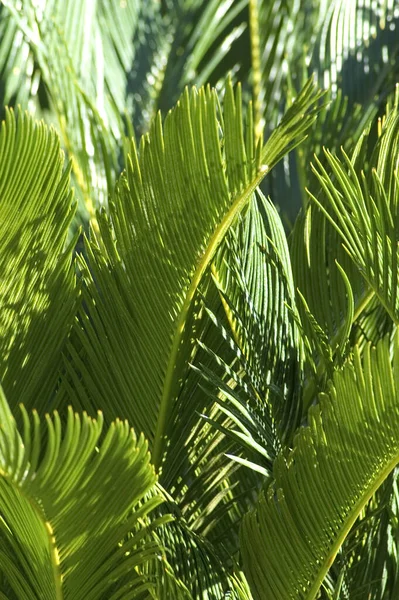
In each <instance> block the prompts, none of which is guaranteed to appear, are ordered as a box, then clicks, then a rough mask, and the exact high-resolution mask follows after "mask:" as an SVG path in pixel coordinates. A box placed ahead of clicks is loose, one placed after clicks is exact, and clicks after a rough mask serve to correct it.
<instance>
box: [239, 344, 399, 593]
mask: <svg viewBox="0 0 399 600" xmlns="http://www.w3.org/2000/svg"><path fill="white" fill-rule="evenodd" d="M398 342H399V340H398V338H396V343H395V349H394V353H393V359H392V363H391V359H390V351H389V345H388V344H387V342H386V341H384V342H381V343H380V344H379V345H378V346H377V347H376V348H375V349H371V348H370V346H367V347H366V349H365V352H364V357H363V359H361V357H360V354H359V351H358V349H357V348H356V347H355V350H354V357H353V360H352V361H349V362H348V363H346V365H345V366H344V367H343V369H342V370H339V371H337V372H336V373H335V374H334V378H333V381H332V382H331V383H330V385H329V389H328V392H327V393H326V394H321V395H320V401H319V403H318V404H317V405H316V406H313V407H312V408H311V409H310V410H309V415H308V423H309V425H308V426H306V427H304V428H302V429H301V430H300V431H299V433H298V434H297V436H296V438H295V441H294V447H293V450H292V451H291V452H290V453H288V454H284V453H282V454H281V455H280V456H279V457H278V459H277V461H276V463H275V469H274V482H273V483H272V484H271V485H270V487H269V488H268V489H267V490H266V491H265V492H264V493H263V494H262V495H261V497H260V499H259V502H258V506H257V509H256V511H254V512H253V513H252V514H249V515H248V516H247V517H245V519H244V522H243V527H242V531H241V548H242V553H243V558H244V565H245V572H246V574H247V577H248V579H249V582H250V584H251V589H252V590H253V593H254V597H255V598H265V600H266V599H268V598H275V599H276V600H278V599H279V598H281V599H284V600H288V598H292V599H294V598H295V600H298V599H299V598H304V599H305V598H306V600H310V599H312V598H315V597H316V594H317V592H318V590H319V587H320V585H321V583H322V581H323V578H324V577H325V575H326V573H327V571H328V569H329V567H330V566H331V564H332V562H333V560H334V558H335V556H336V554H337V552H338V550H339V548H340V546H341V544H342V542H343V541H344V539H345V537H346V536H347V535H348V533H349V531H350V529H351V527H352V526H353V524H354V522H355V521H356V519H357V517H358V515H359V513H360V512H361V511H362V510H363V508H364V507H365V506H366V505H367V502H368V501H369V499H370V498H371V496H372V495H373V494H374V492H375V491H376V489H378V487H379V486H380V485H381V484H382V483H383V482H384V480H385V479H386V477H387V476H388V475H389V473H390V472H391V471H392V469H393V468H394V467H395V466H396V464H397V463H398V461H399V445H398V436H397V429H398V426H399V411H398V408H397V398H398V385H399V380H398V375H399V346H398ZM370 432H373V433H372V435H371V434H370ZM294 548H295V551H293V549H294Z"/></svg>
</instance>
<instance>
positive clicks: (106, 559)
mask: <svg viewBox="0 0 399 600" xmlns="http://www.w3.org/2000/svg"><path fill="white" fill-rule="evenodd" d="M21 410H22V417H23V424H24V425H23V432H22V433H20V432H19V431H18V430H17V427H16V424H15V421H14V419H13V416H12V414H11V412H10V410H9V407H8V404H7V402H6V399H5V397H4V395H3V393H2V392H1V394H0V419H1V423H2V428H1V432H0V470H1V476H0V498H1V502H0V504H1V517H2V518H1V522H0V538H1V540H2V543H1V551H0V565H1V568H2V572H3V574H4V576H5V579H6V582H7V583H6V584H5V585H6V590H8V592H9V593H11V596H10V597H12V598H18V600H25V599H26V600H31V598H39V597H40V598H43V600H45V599H48V600H54V599H55V598H61V597H64V595H65V597H67V596H68V597H71V598H78V597H85V598H87V599H88V600H89V599H92V600H94V599H98V598H105V597H106V598H109V599H111V598H115V599H116V598H121V597H122V596H121V595H120V592H119V591H118V590H119V585H120V583H121V582H123V586H124V587H123V589H124V595H123V598H135V597H136V594H138V593H139V592H141V591H142V590H143V589H146V588H151V582H149V581H146V579H145V578H144V576H141V575H140V565H141V564H142V563H145V562H146V561H148V560H151V559H152V558H153V556H154V555H155V554H156V553H157V552H159V546H158V544H157V543H156V542H155V541H152V542H151V541H149V540H148V539H147V542H146V544H144V543H143V542H142V538H143V536H144V534H145V533H146V524H148V523H147V515H148V513H149V512H150V511H151V510H153V509H154V508H155V507H156V506H157V504H159V503H160V502H161V501H162V499H161V497H160V496H157V495H153V496H152V498H151V499H150V500H149V501H148V502H143V500H144V495H145V494H146V493H147V492H148V491H149V490H150V489H151V487H152V486H153V484H154V483H155V472H154V469H153V467H152V466H151V464H150V457H149V453H148V445H147V442H146V441H145V440H144V438H143V436H140V437H139V438H138V439H137V438H136V436H135V434H134V432H133V430H132V429H130V428H129V426H128V424H127V422H121V421H117V422H115V423H113V424H112V425H111V426H110V428H109V430H108V432H107V433H106V435H105V436H102V427H103V418H102V415H101V414H100V413H99V414H98V416H97V419H91V418H90V417H88V416H87V415H85V414H84V415H83V416H82V417H79V416H78V415H77V414H74V413H73V412H72V410H71V409H70V410H69V412H68V418H67V423H66V424H65V426H63V425H61V420H60V417H59V415H58V414H57V413H54V415H53V416H52V417H50V416H49V415H47V416H46V426H45V429H46V437H47V443H46V445H44V444H43V442H42V432H41V424H40V419H39V417H38V415H37V413H33V416H32V417H31V418H30V417H29V416H28V413H27V412H26V411H25V409H24V407H23V406H22V407H21ZM100 438H101V439H100ZM121 490H123V493H121ZM154 524H156V523H155V522H154ZM127 575H128V581H126V576H127ZM137 597H138V596H137Z"/></svg>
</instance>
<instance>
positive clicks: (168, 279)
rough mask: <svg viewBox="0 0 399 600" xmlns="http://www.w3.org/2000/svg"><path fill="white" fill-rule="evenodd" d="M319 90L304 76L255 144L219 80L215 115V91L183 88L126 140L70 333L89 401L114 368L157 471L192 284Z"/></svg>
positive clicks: (295, 134)
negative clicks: (127, 152)
mask: <svg viewBox="0 0 399 600" xmlns="http://www.w3.org/2000/svg"><path fill="white" fill-rule="evenodd" d="M317 99H318V94H316V93H315V91H314V88H313V85H312V83H311V82H309V83H308V85H307V86H306V87H305V88H304V90H303V91H302V93H301V94H300V95H299V96H298V98H297V100H296V102H295V103H294V104H293V106H292V107H291V108H290V109H289V111H288V112H287V114H286V116H285V117H284V119H283V120H282V122H281V124H280V125H279V127H278V128H277V129H276V130H275V131H274V132H273V133H272V135H271V136H270V138H269V140H268V141H267V143H266V144H265V146H264V147H263V148H261V147H259V146H255V142H254V138H253V135H252V129H251V123H250V122H249V124H248V133H247V138H246V142H245V141H244V137H243V131H242V116H241V100H240V93H239V89H238V91H237V94H236V97H234V95H233V91H232V89H231V86H227V89H226V94H225V101H224V112H223V114H222V113H221V112H220V111H219V109H218V101H217V97H216V94H215V93H214V92H212V91H210V90H209V89H207V90H200V91H199V92H197V91H196V90H192V91H191V92H189V91H188V90H187V91H186V92H185V94H184V95H183V97H182V99H181V100H180V102H179V103H178V106H177V107H176V109H175V110H174V111H172V112H171V113H170V114H169V115H168V117H167V119H166V121H165V125H164V127H162V124H161V120H160V118H158V119H157V121H156V123H154V125H153V127H152V129H151V132H150V134H149V136H146V137H143V138H142V140H141V144H140V147H139V149H137V150H136V148H135V147H134V146H132V149H131V158H130V160H129V163H128V168H127V173H126V176H122V178H121V180H120V181H119V183H118V186H117V189H116V193H115V195H114V199H113V203H112V205H111V207H110V209H111V220H112V224H113V228H114V232H115V233H112V230H111V229H110V226H109V223H108V219H107V218H106V217H105V215H103V216H102V217H101V218H100V229H101V234H102V241H101V242H100V241H99V242H96V241H95V240H93V241H92V242H91V243H90V245H89V247H88V254H89V262H90V268H91V269H92V271H93V276H94V279H95V281H96V282H97V285H95V283H94V280H93V278H92V276H91V275H90V273H89V271H88V269H87V267H85V265H82V269H83V271H84V276H85V278H86V280H87V286H88V291H87V293H86V295H85V300H86V302H87V305H88V307H89V315H90V319H89V318H87V317H86V316H85V315H82V320H83V323H84V328H85V329H84V330H82V331H81V333H79V334H78V335H79V336H80V338H81V343H82V345H83V346H84V350H85V352H87V353H88V356H89V357H91V358H90V359H89V360H90V363H91V364H92V365H94V364H96V363H97V365H98V366H99V372H98V374H96V378H97V376H98V381H94V380H93V379H91V380H90V386H91V391H92V393H93V397H96V403H97V402H98V399H99V398H100V397H101V396H102V391H101V387H103V388H104V386H107V387H108V388H109V385H110V384H109V383H106V379H107V377H108V382H109V381H110V378H109V376H108V375H107V373H109V371H110V369H111V371H112V369H116V370H117V371H119V372H120V377H119V378H118V381H119V385H120V390H119V394H118V397H119V400H118V401H119V402H122V403H123V409H124V414H127V415H128V416H129V418H131V420H132V422H133V423H134V425H135V428H136V429H138V430H142V431H144V432H145V434H146V436H148V439H149V440H150V443H151V445H152V451H153V459H154V464H155V465H156V467H157V468H159V466H160V463H161V460H162V457H163V452H164V449H165V443H166V438H165V436H167V435H168V427H169V426H170V415H171V412H172V409H173V407H174V405H175V402H176V397H177V395H178V392H179V380H181V379H182V378H183V377H184V373H185V371H186V369H187V362H186V360H184V357H185V356H187V355H188V354H187V344H188V347H190V345H191V342H190V331H189V325H188V324H189V323H190V319H191V318H192V314H193V310H194V304H195V298H196V294H197V290H198V286H199V285H200V283H201V281H202V278H203V276H204V274H205V273H206V271H207V269H208V268H209V266H210V263H211V261H212V259H213V257H214V255H215V252H216V250H217V248H218V246H219V245H220V243H221V242H222V240H223V238H224V236H225V234H226V232H227V231H228V229H229V227H230V226H231V224H232V223H234V221H235V219H236V217H237V215H238V214H239V213H240V211H241V210H242V209H243V208H244V207H245V205H246V204H247V203H248V201H249V198H250V197H251V194H252V192H253V190H254V189H255V187H256V186H257V184H258V183H259V182H260V181H261V179H262V178H263V177H264V176H265V174H266V172H268V171H269V170H270V169H271V168H272V167H273V166H274V165H275V164H276V162H277V161H278V160H279V159H280V158H281V157H282V156H283V155H284V153H285V152H287V151H288V150H289V149H291V148H292V147H294V146H295V145H296V144H297V143H299V141H300V140H301V139H302V138H303V136H304V134H305V131H306V129H307V127H308V126H309V125H310V123H311V122H312V120H313V119H314V113H313V111H312V107H313V105H314V103H315V102H317ZM218 119H219V122H218ZM223 131H224V149H223V151H222V150H221V146H220V135H221V133H222V132H223ZM114 236H115V241H114V239H113V238H114ZM104 250H105V251H106V254H104ZM160 299H161V302H160ZM111 330H112V334H111ZM110 336H111V337H110ZM106 340H107V341H106ZM108 340H109V341H108ZM104 343H106V345H107V350H105V347H104ZM183 346H184V347H185V350H184V352H183V351H182V347H183ZM99 352H100V355H102V356H101V358H100V360H99V356H98V354H99ZM121 361H122V362H121ZM124 363H125V365H126V366H125V368H123V369H122V370H121V369H120V365H121V364H124ZM100 365H101V366H100ZM129 365H130V367H129ZM81 368H82V371H83V370H84V371H85V372H87V369H85V367H84V365H83V364H82V365H81ZM132 369H133V370H132ZM75 381H76V378H75ZM100 381H101V382H102V383H101V386H98V385H97V383H99V382H100ZM98 394H99V395H98ZM108 405H109V400H108ZM118 411H119V409H118Z"/></svg>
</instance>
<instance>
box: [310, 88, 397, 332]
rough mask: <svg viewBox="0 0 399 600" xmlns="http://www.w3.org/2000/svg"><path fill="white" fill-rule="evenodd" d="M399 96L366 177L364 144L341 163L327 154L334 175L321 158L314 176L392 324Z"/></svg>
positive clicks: (336, 224) (346, 244)
mask: <svg viewBox="0 0 399 600" xmlns="http://www.w3.org/2000/svg"><path fill="white" fill-rule="evenodd" d="M397 106H398V96H397V97H396V102H395V105H394V106H393V107H392V108H391V109H389V110H388V114H387V116H386V119H385V124H384V126H383V128H382V132H381V135H380V137H379V139H378V142H377V144H376V147H375V149H374V152H373V154H372V156H371V159H370V163H369V165H368V169H367V173H368V174H365V173H364V172H363V169H362V165H361V164H359V161H358V160H357V158H358V157H357V152H358V148H359V146H360V145H361V144H364V143H365V142H364V140H367V137H368V134H367V132H366V133H365V134H364V136H363V138H364V140H363V141H362V140H361V141H360V143H359V144H358V147H357V148H356V149H355V151H354V153H353V155H352V158H349V157H348V156H347V155H346V154H345V152H343V161H340V160H339V159H338V158H337V157H336V156H335V155H333V154H332V153H330V152H329V151H328V150H326V151H325V154H326V158H327V161H328V166H329V168H330V169H331V172H332V175H331V176H330V175H329V174H328V173H327V171H326V169H325V168H324V167H323V166H322V164H321V163H320V161H318V160H317V159H316V166H315V167H314V171H315V173H316V176H317V178H318V180H319V182H320V184H321V186H322V189H323V191H324V192H325V194H326V197H327V198H328V205H329V209H331V211H332V213H333V216H331V214H330V213H329V210H328V209H326V208H324V207H322V206H321V204H320V203H319V202H318V201H317V200H316V198H315V197H314V196H313V195H311V197H312V198H313V199H314V200H315V201H316V202H317V203H318V205H319V206H320V207H321V209H322V211H323V212H324V214H325V215H326V217H327V218H328V219H329V220H330V222H331V224H332V226H333V227H334V228H335V229H336V231H337V232H338V234H339V235H340V237H341V239H342V242H343V245H344V247H345V249H346V251H347V252H348V253H349V255H350V257H351V259H352V260H353V262H354V263H355V265H356V267H357V269H358V270H359V272H360V273H361V275H362V277H363V278H364V280H365V282H366V284H367V288H368V290H367V292H368V294H369V296H370V295H372V294H375V295H376V297H377V298H378V299H379V301H380V302H381V304H382V305H383V306H384V308H385V309H386V311H387V312H388V314H389V315H390V317H391V319H392V320H393V321H394V322H395V323H398V322H399V296H398V242H399V232H398V227H397V222H398V211H399V209H398V206H399V179H398V169H397V165H398V159H399V155H398V140H399V114H398V110H397Z"/></svg>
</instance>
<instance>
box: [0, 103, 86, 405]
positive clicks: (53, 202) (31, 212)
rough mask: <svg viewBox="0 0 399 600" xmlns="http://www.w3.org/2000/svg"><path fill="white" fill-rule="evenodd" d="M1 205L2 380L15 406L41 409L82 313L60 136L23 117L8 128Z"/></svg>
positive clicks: (0, 143) (0, 167) (1, 151)
mask: <svg viewBox="0 0 399 600" xmlns="http://www.w3.org/2000/svg"><path fill="white" fill-rule="evenodd" d="M0 207H1V219H0V221H1V222H0V226H1V236H0V269H1V273H2V277H1V282H0V304H1V313H0V378H1V381H2V385H3V387H4V389H5V391H6V393H7V394H8V398H9V402H10V403H12V404H13V405H15V404H16V403H17V402H23V403H24V404H25V405H26V406H27V407H29V408H31V407H33V406H35V408H36V409H38V410H39V411H40V412H41V411H42V409H43V405H46V403H47V402H48V401H49V398H50V396H51V394H52V393H53V391H54V387H55V384H56V382H57V376H58V373H57V371H58V369H59V368H60V366H61V364H62V362H61V361H62V359H61V349H62V347H63V345H64V343H65V340H66V337H67V335H68V332H69V330H70V328H71V326H72V323H73V320H74V317H75V313H76V310H77V307H76V304H77V292H76V289H75V278H74V272H73V268H72V265H71V261H72V249H73V248H72V245H70V246H69V247H68V248H67V249H66V250H65V249H64V247H65V244H66V240H67V236H68V229H69V225H70V222H71V219H72V217H73V214H74V207H73V206H72V191H71V189H70V186H69V169H66V170H65V171H64V156H63V153H62V152H61V150H60V142H59V138H58V136H57V134H56V133H55V131H54V130H53V129H49V128H48V127H46V126H45V125H44V124H43V123H39V122H35V121H34V119H32V117H29V116H27V115H26V114H23V113H19V115H18V118H16V117H15V116H14V113H13V112H12V111H8V112H7V114H6V120H5V121H4V122H3V123H2V126H1V132H0ZM72 243H73V242H72ZM39 399H40V400H39Z"/></svg>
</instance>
